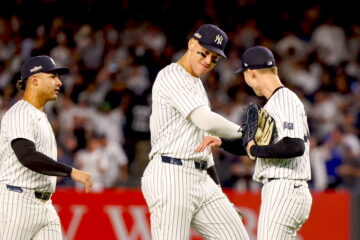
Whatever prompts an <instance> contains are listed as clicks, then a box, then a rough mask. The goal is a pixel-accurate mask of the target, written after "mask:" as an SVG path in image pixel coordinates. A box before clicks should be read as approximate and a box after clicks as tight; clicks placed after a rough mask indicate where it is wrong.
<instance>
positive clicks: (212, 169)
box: [206, 165, 220, 185]
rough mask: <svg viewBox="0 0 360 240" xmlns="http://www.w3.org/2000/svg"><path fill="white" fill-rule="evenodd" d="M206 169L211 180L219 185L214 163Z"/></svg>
mask: <svg viewBox="0 0 360 240" xmlns="http://www.w3.org/2000/svg"><path fill="white" fill-rule="evenodd" d="M206 171H207V173H208V174H209V176H210V177H211V178H212V180H214V182H215V183H216V184H217V185H220V180H219V176H218V175H217V172H216V168H215V165H214V166H211V167H209V168H208V169H206Z"/></svg>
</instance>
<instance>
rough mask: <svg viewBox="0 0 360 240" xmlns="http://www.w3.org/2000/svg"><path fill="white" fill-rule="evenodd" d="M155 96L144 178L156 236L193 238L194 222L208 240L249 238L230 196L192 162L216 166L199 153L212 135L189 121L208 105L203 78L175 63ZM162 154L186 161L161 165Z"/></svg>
mask: <svg viewBox="0 0 360 240" xmlns="http://www.w3.org/2000/svg"><path fill="white" fill-rule="evenodd" d="M152 100H153V101H152V114H151V117H150V130H151V146H152V149H151V152H150V155H149V158H150V163H149V164H148V166H147V167H146V169H145V172H144V175H143V177H142V179H141V182H142V183H141V188H142V192H143V195H144V197H145V200H146V202H147V205H148V207H149V210H150V214H151V216H150V220H151V233H152V239H154V240H170V239H171V240H186V239H189V231H190V226H192V227H193V228H194V229H195V230H196V231H198V232H199V233H200V234H201V235H202V236H204V237H205V238H206V239H218V240H220V239H221V240H226V239H229V240H230V239H231V240H234V239H237V240H243V239H245V240H247V239H249V237H248V235H247V232H246V230H245V227H244V225H243V223H242V221H241V219H240V217H239V216H238V215H237V213H236V211H235V209H234V208H233V207H232V205H231V203H230V201H229V200H228V198H227V197H226V196H225V195H224V193H223V192H222V191H221V189H220V188H219V187H218V186H217V185H216V184H215V182H214V181H213V180H212V179H211V178H210V177H209V175H208V174H207V172H206V171H204V170H198V169H196V168H195V165H194V160H202V161H207V162H208V167H210V166H212V165H214V161H213V156H212V154H211V151H210V150H207V151H205V152H201V153H196V152H195V149H196V147H197V145H198V144H199V143H200V142H201V141H202V139H203V138H204V137H205V136H208V134H207V133H206V132H204V131H203V130H201V129H199V128H198V127H197V126H196V125H195V124H193V123H192V122H191V121H190V120H188V119H187V117H188V115H189V114H190V113H191V112H192V111H193V110H194V109H196V108H198V107H199V106H204V105H206V106H209V100H208V97H207V94H206V92H205V89H204V87H203V85H202V82H201V79H200V78H195V77H193V76H191V75H190V74H189V73H188V72H186V71H185V70H184V69H183V68H182V67H181V66H180V65H178V64H176V63H172V64H170V65H169V66H167V67H165V68H164V69H163V70H161V71H160V72H159V74H158V76H157V78H156V80H155V83H154V85H153V90H152ZM161 156H168V157H175V158H179V159H182V163H183V165H181V166H180V165H174V164H169V163H163V162H162V161H161Z"/></svg>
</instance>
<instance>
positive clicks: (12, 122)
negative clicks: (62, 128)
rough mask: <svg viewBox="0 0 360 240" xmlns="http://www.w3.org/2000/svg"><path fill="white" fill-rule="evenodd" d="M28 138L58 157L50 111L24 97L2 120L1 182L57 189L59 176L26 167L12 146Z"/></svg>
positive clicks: (38, 147)
mask: <svg viewBox="0 0 360 240" xmlns="http://www.w3.org/2000/svg"><path fill="white" fill-rule="evenodd" d="M16 138H26V139H28V140H30V141H32V142H34V143H35V147H36V150H37V151H39V152H42V153H44V154H45V155H47V156H49V157H50V158H52V159H54V160H56V159H57V149H56V140H55V137H54V133H53V130H52V128H51V125H50V123H49V121H48V120H47V117H46V114H45V113H44V112H41V111H39V110H38V109H36V108H35V107H34V106H33V105H31V104H30V103H28V102H26V101H24V100H21V101H18V102H17V103H16V104H14V106H12V107H11V108H10V109H9V110H8V111H7V112H6V113H5V115H4V117H3V119H2V120H1V131H0V146H1V148H0V163H1V164H0V183H3V184H9V185H13V186H18V187H23V188H28V189H37V190H39V191H43V192H54V191H55V185H56V177H53V176H46V175H43V174H39V173H36V172H34V171H32V170H30V169H28V168H27V167H24V166H23V165H22V164H21V163H20V162H19V160H18V159H17V157H16V156H15V154H14V151H13V150H12V148H11V145H10V144H11V141H12V140H14V139H16Z"/></svg>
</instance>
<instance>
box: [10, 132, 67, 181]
mask: <svg viewBox="0 0 360 240" xmlns="http://www.w3.org/2000/svg"><path fill="white" fill-rule="evenodd" d="M11 147H12V149H13V150H14V152H15V155H16V157H17V158H18V159H19V162H20V163H21V164H22V165H24V166H25V167H27V168H29V169H31V170H33V171H35V172H38V173H41V174H44V175H49V176H61V177H69V176H70V174H71V171H72V168H71V167H69V166H67V165H65V164H62V163H58V162H56V161H55V160H53V159H51V158H49V157H48V156H46V155H45V154H43V153H41V152H38V151H36V149H35V144H34V143H33V142H32V141H30V140H27V139H24V138H17V139H14V140H13V141H11Z"/></svg>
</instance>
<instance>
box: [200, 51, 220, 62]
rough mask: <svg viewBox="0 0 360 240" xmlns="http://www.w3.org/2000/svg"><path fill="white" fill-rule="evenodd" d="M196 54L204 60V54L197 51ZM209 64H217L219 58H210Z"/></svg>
mask: <svg viewBox="0 0 360 240" xmlns="http://www.w3.org/2000/svg"><path fill="white" fill-rule="evenodd" d="M197 54H199V55H200V56H201V57H203V58H206V54H205V53H203V52H200V51H198V52H197ZM211 62H212V63H214V64H217V63H218V62H219V58H211Z"/></svg>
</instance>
